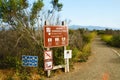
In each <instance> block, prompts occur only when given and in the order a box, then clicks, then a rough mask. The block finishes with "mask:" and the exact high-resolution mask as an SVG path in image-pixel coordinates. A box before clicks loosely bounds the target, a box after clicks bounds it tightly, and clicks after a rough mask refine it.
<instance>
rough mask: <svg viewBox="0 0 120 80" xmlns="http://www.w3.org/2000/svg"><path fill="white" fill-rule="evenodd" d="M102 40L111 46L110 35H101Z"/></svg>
mask: <svg viewBox="0 0 120 80" xmlns="http://www.w3.org/2000/svg"><path fill="white" fill-rule="evenodd" d="M102 40H103V41H105V42H106V43H107V44H111V40H112V35H102Z"/></svg>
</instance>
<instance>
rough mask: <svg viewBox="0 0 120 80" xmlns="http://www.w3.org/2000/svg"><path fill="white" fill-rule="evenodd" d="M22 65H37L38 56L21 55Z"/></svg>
mask: <svg viewBox="0 0 120 80" xmlns="http://www.w3.org/2000/svg"><path fill="white" fill-rule="evenodd" d="M22 65H23V66H28V67H37V66H38V56H26V55H23V56H22Z"/></svg>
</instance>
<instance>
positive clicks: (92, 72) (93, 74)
mask: <svg viewBox="0 0 120 80" xmlns="http://www.w3.org/2000/svg"><path fill="white" fill-rule="evenodd" d="M77 67H78V68H76V69H75V71H72V72H69V73H63V74H60V75H56V76H54V77H52V78H49V79H48V80H120V57H118V56H117V55H116V54H115V53H114V52H113V51H112V49H111V48H109V47H108V46H106V45H105V43H104V42H102V41H101V40H100V38H96V39H95V41H94V42H93V44H92V56H91V57H90V58H89V60H88V62H86V63H82V64H79V65H78V66H77Z"/></svg>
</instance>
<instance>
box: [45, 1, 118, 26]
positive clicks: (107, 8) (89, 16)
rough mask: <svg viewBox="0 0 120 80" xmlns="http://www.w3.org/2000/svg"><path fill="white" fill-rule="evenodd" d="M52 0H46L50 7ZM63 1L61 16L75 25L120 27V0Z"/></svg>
mask: <svg viewBox="0 0 120 80" xmlns="http://www.w3.org/2000/svg"><path fill="white" fill-rule="evenodd" d="M50 1H51V0H44V2H45V4H46V5H45V7H46V8H47V7H49V6H48V3H49V2H50ZM59 1H60V2H61V3H63V9H62V11H61V12H60V15H61V18H62V19H63V20H64V19H70V20H71V24H75V25H84V26H88V25H94V26H103V27H113V28H120V0H59Z"/></svg>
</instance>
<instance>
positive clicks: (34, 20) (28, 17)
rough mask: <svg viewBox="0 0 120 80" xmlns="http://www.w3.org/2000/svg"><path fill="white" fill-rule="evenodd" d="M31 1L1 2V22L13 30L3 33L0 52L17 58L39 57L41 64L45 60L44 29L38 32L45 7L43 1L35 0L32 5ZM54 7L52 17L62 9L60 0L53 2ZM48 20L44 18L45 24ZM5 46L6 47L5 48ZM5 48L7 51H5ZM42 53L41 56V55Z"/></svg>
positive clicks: (0, 40)
mask: <svg viewBox="0 0 120 80" xmlns="http://www.w3.org/2000/svg"><path fill="white" fill-rule="evenodd" d="M29 1H30V0H0V20H1V21H0V22H3V23H4V24H8V26H10V27H11V28H10V29H9V30H8V31H6V32H4V31H2V32H1V35H0V36H2V37H0V43H2V44H0V50H3V51H0V52H2V54H6V55H8V54H9V53H10V54H12V56H13V55H14V56H15V57H16V55H17V54H20V57H21V54H32V55H38V56H39V57H40V58H39V59H40V60H39V61H40V62H41V63H43V62H42V60H43V58H42V57H43V54H42V53H43V50H44V47H43V37H42V36H40V35H42V29H41V30H38V29H37V30H36V29H35V28H36V24H39V23H38V17H40V18H42V17H43V15H45V14H40V12H41V11H42V8H43V6H44V3H43V0H34V2H33V4H30V2H29ZM51 4H52V5H53V7H52V10H51V13H50V16H49V17H51V16H52V15H54V12H55V11H60V9H61V8H62V6H60V5H62V4H61V3H59V1H58V0H52V3H51ZM51 14H52V15H51ZM45 20H46V19H43V18H42V21H43V22H44V21H45ZM3 46H4V47H3ZM3 48H5V49H3ZM40 53H41V54H40ZM0 56H1V53H0Z"/></svg>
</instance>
